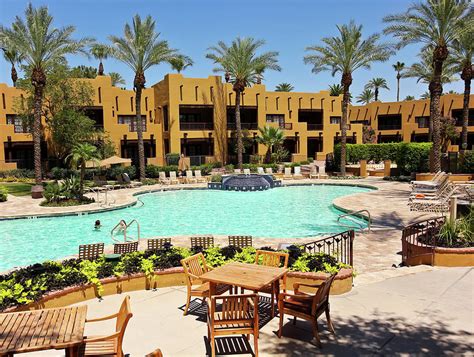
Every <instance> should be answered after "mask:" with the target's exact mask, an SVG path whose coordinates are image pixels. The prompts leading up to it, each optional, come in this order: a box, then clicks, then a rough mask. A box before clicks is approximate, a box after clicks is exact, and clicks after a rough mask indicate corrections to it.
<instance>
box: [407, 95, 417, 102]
mask: <svg viewBox="0 0 474 357" xmlns="http://www.w3.org/2000/svg"><path fill="white" fill-rule="evenodd" d="M404 100H405V101H407V100H415V97H414V96H412V95H407V96H406V97H405V99H404Z"/></svg>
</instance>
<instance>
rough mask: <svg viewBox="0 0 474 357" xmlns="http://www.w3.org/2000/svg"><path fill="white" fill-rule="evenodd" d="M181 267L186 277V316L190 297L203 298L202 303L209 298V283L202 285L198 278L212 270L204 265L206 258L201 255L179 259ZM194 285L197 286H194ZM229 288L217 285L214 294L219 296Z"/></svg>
mask: <svg viewBox="0 0 474 357" xmlns="http://www.w3.org/2000/svg"><path fill="white" fill-rule="evenodd" d="M181 265H182V266H183V268H184V274H185V275H186V287H187V297H186V307H185V309H184V313H183V315H187V313H188V309H189V304H190V303H191V297H192V296H195V297H200V298H203V303H204V301H205V299H206V298H207V297H210V291H209V283H207V282H206V283H204V284H203V283H202V281H201V280H200V277H201V275H203V274H204V273H207V272H208V271H210V270H212V268H211V267H209V266H208V265H207V264H206V258H205V257H204V254H202V253H198V254H195V255H193V256H190V257H188V258H184V259H181ZM196 284H199V285H198V286H195V285H196ZM231 288H232V287H231V286H230V285H225V284H218V285H217V287H216V293H217V295H221V294H223V293H225V292H226V291H229V290H230V289H231Z"/></svg>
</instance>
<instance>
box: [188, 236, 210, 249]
mask: <svg viewBox="0 0 474 357" xmlns="http://www.w3.org/2000/svg"><path fill="white" fill-rule="evenodd" d="M190 240H191V249H192V248H196V247H201V248H203V249H207V248H210V247H212V246H214V237H213V236H195V237H191V238H190Z"/></svg>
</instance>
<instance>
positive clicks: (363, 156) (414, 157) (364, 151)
mask: <svg viewBox="0 0 474 357" xmlns="http://www.w3.org/2000/svg"><path fill="white" fill-rule="evenodd" d="M431 146H432V144H431V143H386V144H347V147H346V160H347V162H348V163H358V162H359V161H360V160H367V161H374V162H376V163H380V162H383V161H384V160H390V161H392V162H395V163H396V164H397V166H398V168H399V170H400V173H401V174H402V175H403V174H410V173H411V172H426V171H428V170H429V158H430V150H431ZM340 159H341V145H340V144H338V145H336V146H335V147H334V167H336V168H339V166H340Z"/></svg>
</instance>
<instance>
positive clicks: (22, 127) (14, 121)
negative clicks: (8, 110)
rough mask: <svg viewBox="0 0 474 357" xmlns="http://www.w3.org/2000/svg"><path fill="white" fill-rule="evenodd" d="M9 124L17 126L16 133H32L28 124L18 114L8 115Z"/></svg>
mask: <svg viewBox="0 0 474 357" xmlns="http://www.w3.org/2000/svg"><path fill="white" fill-rule="evenodd" d="M7 124H10V125H14V126H15V128H14V131H15V133H31V127H30V126H29V125H28V123H27V122H26V121H24V120H23V118H21V117H19V116H18V115H16V114H7Z"/></svg>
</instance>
